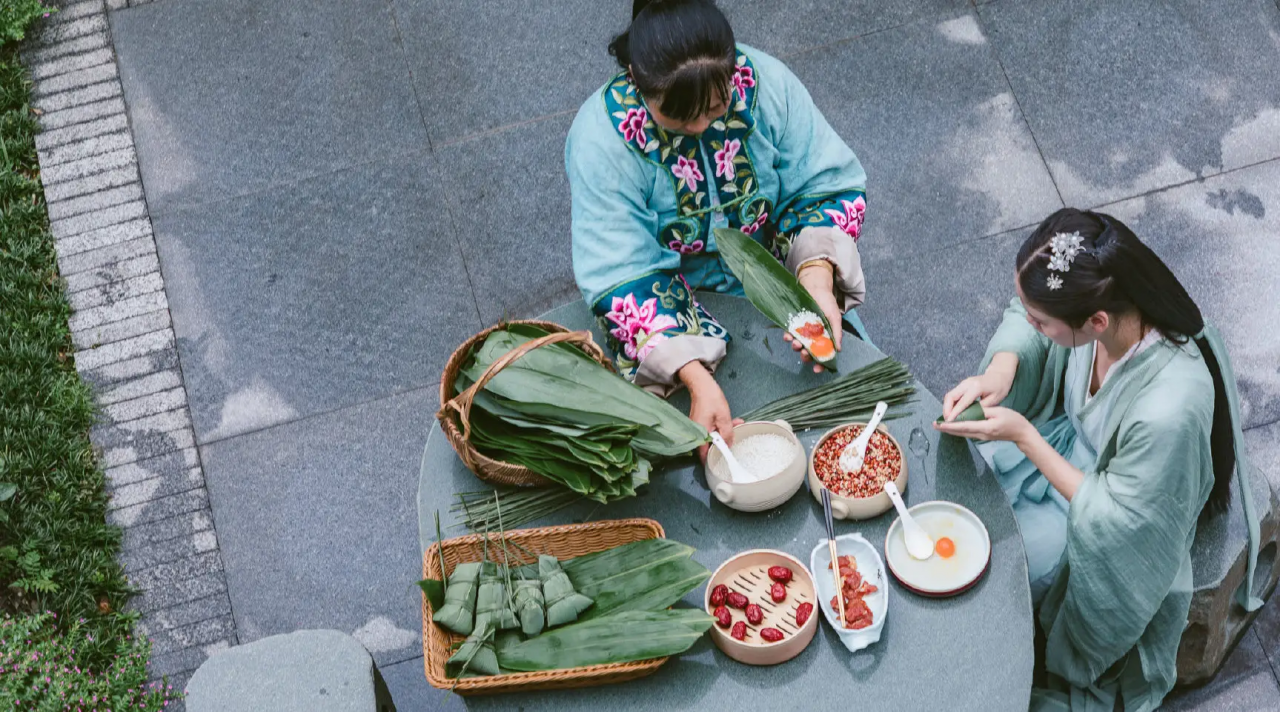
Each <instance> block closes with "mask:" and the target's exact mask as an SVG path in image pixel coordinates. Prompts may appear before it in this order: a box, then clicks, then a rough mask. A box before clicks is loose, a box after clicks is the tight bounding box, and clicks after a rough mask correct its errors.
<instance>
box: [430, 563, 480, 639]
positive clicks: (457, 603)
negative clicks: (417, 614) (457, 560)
mask: <svg viewBox="0 0 1280 712" xmlns="http://www.w3.org/2000/svg"><path fill="white" fill-rule="evenodd" d="M479 579H480V563H479V562H475V561H471V562H467V563H464V564H458V566H457V568H455V569H454V570H453V574H452V575H451V576H449V586H448V587H447V588H446V589H445V591H444V605H443V606H441V607H440V610H438V611H436V612H435V614H434V615H433V616H432V617H431V619H432V620H433V621H435V622H436V623H437V624H439V625H440V626H442V627H444V628H447V629H448V630H451V631H453V632H454V633H457V634H458V635H468V634H470V633H471V631H472V630H474V623H475V611H476V588H477V586H478V583H479Z"/></svg>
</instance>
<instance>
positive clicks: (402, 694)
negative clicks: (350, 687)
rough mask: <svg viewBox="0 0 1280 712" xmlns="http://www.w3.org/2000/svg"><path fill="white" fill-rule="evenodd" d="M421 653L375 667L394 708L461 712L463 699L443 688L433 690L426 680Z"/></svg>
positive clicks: (434, 711) (465, 702)
mask: <svg viewBox="0 0 1280 712" xmlns="http://www.w3.org/2000/svg"><path fill="white" fill-rule="evenodd" d="M422 665H423V663H422V656H421V655H419V656H418V657H416V658H413V659H412V660H405V661H404V662H400V663H396V664H394V665H386V666H382V665H379V666H378V672H380V673H382V679H383V680H385V681H386V683H387V690H388V691H389V692H390V693H391V699H392V700H394V701H395V703H396V709H398V710H432V712H462V711H463V710H466V709H467V701H466V699H465V698H463V697H460V696H458V695H452V694H449V692H448V691H447V690H437V689H436V688H434V687H432V686H431V685H430V684H429V683H428V682H427V677H426V673H425V671H424V669H423V667H422Z"/></svg>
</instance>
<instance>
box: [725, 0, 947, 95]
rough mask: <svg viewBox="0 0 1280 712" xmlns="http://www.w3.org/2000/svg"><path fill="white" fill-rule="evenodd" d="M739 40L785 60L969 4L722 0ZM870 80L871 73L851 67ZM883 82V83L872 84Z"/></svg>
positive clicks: (925, 0) (888, 0)
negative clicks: (788, 57) (805, 51)
mask: <svg viewBox="0 0 1280 712" xmlns="http://www.w3.org/2000/svg"><path fill="white" fill-rule="evenodd" d="M716 4H717V5H719V6H720V9H722V10H723V11H724V14H725V16H726V17H728V18H729V22H730V23H731V24H732V25H733V34H734V37H735V38H736V39H737V40H738V41H739V42H745V43H746V44H749V45H751V46H753V47H759V48H760V49H762V50H764V51H766V52H768V53H770V54H773V55H775V56H782V57H785V56H787V55H791V54H795V53H796V52H802V51H804V50H806V49H811V48H813V47H818V46H822V45H828V44H832V43H834V42H838V41H839V40H844V39H848V38H851V37H860V36H862V35H868V34H871V33H874V32H879V31H881V30H885V29H889V28H891V27H896V26H898V25H901V24H904V23H906V22H910V21H911V20H914V19H918V18H920V17H932V16H936V15H941V14H944V13H946V12H947V11H949V10H955V9H958V8H963V7H965V6H967V5H968V4H969V3H968V2H967V1H966V0H792V1H791V2H785V3H780V2H774V1H773V0H720V1H719V2H717V3H716ZM846 71H850V72H851V73H852V74H854V75H859V76H862V77H863V78H864V81H865V80H868V79H869V78H870V77H871V76H872V75H866V74H864V73H863V72H862V71H861V70H860V69H857V68H848V69H847V70H846ZM870 81H871V82H872V83H874V84H880V82H879V80H878V79H875V80H870Z"/></svg>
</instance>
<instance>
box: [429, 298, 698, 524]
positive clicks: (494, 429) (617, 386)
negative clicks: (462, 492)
mask: <svg viewBox="0 0 1280 712" xmlns="http://www.w3.org/2000/svg"><path fill="white" fill-rule="evenodd" d="M546 335H547V332H546V331H545V330H543V329H540V328H538V327H536V326H532V325H529V324H511V325H508V326H506V327H504V328H502V329H497V330H495V331H494V332H493V333H491V334H490V335H489V336H488V337H487V338H486V339H485V341H484V343H483V344H481V345H480V347H479V348H478V349H476V351H475V353H474V354H473V355H472V357H471V359H470V360H469V361H468V362H467V363H466V364H465V365H464V366H463V368H462V369H461V370H460V372H459V374H458V378H457V381H456V383H455V387H456V388H457V391H458V392H459V393H461V392H463V391H465V390H466V389H467V388H469V387H471V385H472V384H474V383H476V382H477V381H478V380H479V379H480V377H481V376H482V375H483V374H484V373H485V371H486V370H488V368H489V366H491V365H492V364H493V363H494V362H495V361H497V360H498V359H500V358H501V357H502V356H504V355H505V354H506V353H508V352H509V351H511V350H512V349H514V348H516V347H518V346H520V345H521V344H524V343H526V342H528V341H531V340H533V339H536V338H539V337H542V336H546ZM470 426H471V443H472V445H474V446H475V447H476V449H477V450H479V451H480V452H482V453H484V454H485V455H487V456H489V457H492V458H493V459H495V460H501V461H503V462H510V463H512V464H516V465H522V466H524V467H527V468H529V469H530V470H532V471H534V472H536V473H538V474H539V475H542V476H543V477H546V478H547V479H549V480H552V481H554V482H556V483H558V484H561V485H563V486H564V487H566V488H568V489H569V490H572V491H573V492H576V493H577V494H579V495H581V496H584V497H589V498H591V499H593V500H596V501H598V502H601V503H605V502H610V501H613V500H616V499H620V498H623V497H630V496H634V495H635V493H636V488H637V487H639V486H640V485H643V484H645V483H647V482H648V481H649V472H650V470H651V469H652V465H651V461H652V460H653V459H654V458H660V457H675V456H678V455H683V454H685V453H688V452H689V451H691V450H693V449H695V448H697V447H698V446H699V445H701V444H703V443H705V442H707V439H708V436H707V432H706V430H705V429H704V428H703V427H702V426H700V425H698V424H697V423H694V422H693V421H691V420H689V418H687V417H686V416H685V415H684V414H683V413H681V412H680V411H678V410H676V409H675V408H673V407H671V405H669V404H668V403H667V402H666V401H664V400H662V399H661V398H658V397H657V396H654V395H653V394H651V393H648V392H647V391H645V390H643V389H641V388H637V387H636V386H634V385H632V384H630V383H628V382H627V381H625V380H623V379H622V378H620V377H619V376H617V375H616V374H614V373H611V372H610V371H609V370H608V369H606V368H604V367H603V366H601V365H600V364H598V363H596V362H595V361H594V360H593V359H592V358H591V357H590V356H588V355H586V354H585V353H583V352H582V351H580V350H578V349H577V348H575V347H573V346H571V345H569V344H563V343H559V344H550V345H547V346H543V347H541V348H537V349H534V350H532V351H530V352H528V353H526V354H525V355H523V356H521V357H520V358H518V359H516V360H515V361H513V362H512V363H510V364H509V365H507V366H506V367H505V368H503V369H502V370H501V371H499V372H498V373H497V375H495V376H494V377H493V378H492V379H491V380H490V381H489V382H488V383H487V384H486V385H485V387H484V388H483V390H481V391H479V392H478V393H476V394H475V399H474V401H473V405H472V407H471V414H470Z"/></svg>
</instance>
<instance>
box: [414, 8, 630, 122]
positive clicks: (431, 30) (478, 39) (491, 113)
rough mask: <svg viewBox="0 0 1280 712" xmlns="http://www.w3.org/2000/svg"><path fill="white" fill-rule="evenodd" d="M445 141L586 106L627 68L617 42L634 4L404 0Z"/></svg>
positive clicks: (421, 77)
mask: <svg viewBox="0 0 1280 712" xmlns="http://www.w3.org/2000/svg"><path fill="white" fill-rule="evenodd" d="M394 12H395V16H396V22H397V26H398V28H399V31H400V34H401V36H402V37H403V41H404V48H405V54H406V56H407V57H408V61H409V66H410V68H411V71H412V74H413V81H414V85H415V86H416V87H417V89H418V96H419V97H420V98H421V100H422V112H423V115H424V116H425V119H426V123H427V128H428V131H429V132H430V134H431V141H432V142H433V144H435V145H437V146H438V145H439V144H441V143H444V142H448V141H453V140H457V139H460V138H463V137H465V136H469V135H472V134H476V133H481V132H484V131H488V130H490V129H493V128H496V127H499V126H507V125H510V124H518V123H524V122H528V121H530V120H532V119H537V118H540V117H543V116H546V115H548V114H555V113H561V112H567V111H573V110H576V109H577V108H578V107H579V106H580V105H581V104H582V102H583V101H584V100H586V98H587V97H588V96H589V95H590V94H591V93H592V92H594V91H596V90H597V89H599V88H600V87H601V86H603V85H604V83H605V82H606V81H607V80H608V79H609V78H610V77H612V76H613V75H614V74H616V73H617V71H618V69H617V64H615V63H614V61H613V58H612V57H610V56H609V53H608V51H607V47H608V45H609V42H610V40H612V39H613V36H614V35H616V34H617V33H619V32H622V31H623V30H624V29H626V27H627V23H628V22H630V19H631V3H630V2H607V3H603V2H598V0H549V1H547V2H530V3H514V2H504V1H499V0H471V2H468V3H467V4H466V5H465V7H464V6H462V5H459V4H458V3H456V2H450V0H395V2H394Z"/></svg>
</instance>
